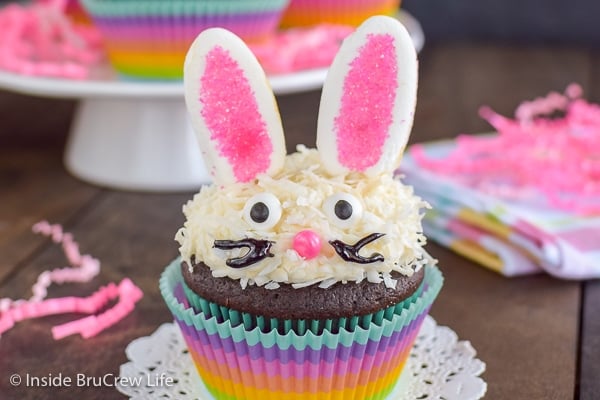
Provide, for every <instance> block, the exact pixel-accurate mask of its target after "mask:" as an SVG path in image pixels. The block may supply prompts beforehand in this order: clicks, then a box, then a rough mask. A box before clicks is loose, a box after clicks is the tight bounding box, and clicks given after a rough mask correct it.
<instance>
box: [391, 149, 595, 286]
mask: <svg viewBox="0 0 600 400" xmlns="http://www.w3.org/2000/svg"><path fill="white" fill-rule="evenodd" d="M455 145H456V143H455V142H454V141H446V142H436V143H430V144H425V145H419V146H420V148H419V151H421V150H423V151H424V154H425V155H427V156H428V157H430V158H432V159H443V158H444V157H446V156H447V155H448V154H449V153H450V152H451V151H452V150H453V148H454V146H455ZM407 153H408V154H407V155H406V157H405V158H404V160H403V161H402V168H401V173H402V174H404V179H403V180H404V181H405V182H406V183H407V184H410V185H412V186H414V188H415V192H416V193H417V194H419V195H420V196H421V197H423V198H424V199H425V200H427V201H428V202H429V203H430V204H431V206H432V210H429V211H428V212H427V214H426V216H425V219H424V229H425V233H426V235H427V236H428V237H429V238H431V239H432V240H434V241H436V242H438V243H440V244H442V245H444V246H447V247H449V248H451V249H452V250H454V251H456V252H457V253H459V254H462V255H463V256H465V257H467V258H469V259H471V260H473V261H475V262H477V263H480V264H481V265H483V266H485V267H488V268H490V269H492V270H494V271H497V272H499V273H501V274H503V275H506V276H516V275H524V274H531V273H535V272H540V271H546V272H548V273H549V274H551V275H554V276H556V277H559V278H565V279H589V278H598V277H600V214H599V215H576V214H574V213H572V212H569V211H563V210H559V209H556V208H553V207H551V206H549V205H548V204H547V201H546V200H545V199H544V198H542V197H543V195H542V193H541V192H539V193H537V194H538V198H537V200H538V201H536V197H535V196H530V197H528V198H527V199H526V200H519V199H502V198H500V197H498V196H493V195H490V194H487V193H484V192H483V191H481V190H478V189H475V188H472V187H469V186H467V185H465V184H464V183H461V182H458V181H457V180H455V179H452V178H451V177H448V176H442V175H440V174H436V173H433V172H431V171H428V170H426V169H424V168H421V167H419V166H418V165H417V163H416V162H415V159H414V157H412V156H411V154H410V153H411V151H409V152H407ZM534 190H535V189H532V191H534Z"/></svg>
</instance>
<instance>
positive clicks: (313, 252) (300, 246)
mask: <svg viewBox="0 0 600 400" xmlns="http://www.w3.org/2000/svg"><path fill="white" fill-rule="evenodd" d="M292 247H293V248H294V250H296V253H298V255H299V256H300V257H302V258H304V259H305V260H310V259H312V258H315V257H316V256H318V255H319V253H320V252H321V237H319V235H318V234H317V233H315V232H314V231H311V230H308V229H307V230H304V231H300V232H298V233H297V234H296V236H294V241H293V243H292Z"/></svg>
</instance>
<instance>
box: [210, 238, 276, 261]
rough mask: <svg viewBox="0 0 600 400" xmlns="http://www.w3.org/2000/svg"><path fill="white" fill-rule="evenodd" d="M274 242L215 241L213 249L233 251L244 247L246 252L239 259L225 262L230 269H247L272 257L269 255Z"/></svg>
mask: <svg viewBox="0 0 600 400" xmlns="http://www.w3.org/2000/svg"><path fill="white" fill-rule="evenodd" d="M273 243H274V242H271V241H269V240H259V239H252V238H246V239H240V240H215V242H214V244H213V247H214V248H217V249H219V250H233V249H239V248H241V247H245V248H247V249H248V252H247V253H246V254H244V255H243V256H240V257H233V258H228V259H227V260H226V261H225V264H227V265H228V266H229V267H231V268H243V267H248V266H250V265H252V264H254V263H257V262H259V261H261V260H263V259H265V258H267V257H273V253H271V246H272V245H273Z"/></svg>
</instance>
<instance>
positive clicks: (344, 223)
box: [323, 193, 363, 228]
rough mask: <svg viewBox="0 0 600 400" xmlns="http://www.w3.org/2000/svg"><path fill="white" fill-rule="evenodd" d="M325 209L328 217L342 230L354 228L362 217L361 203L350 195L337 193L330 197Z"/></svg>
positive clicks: (324, 205) (324, 206)
mask: <svg viewBox="0 0 600 400" xmlns="http://www.w3.org/2000/svg"><path fill="white" fill-rule="evenodd" d="M323 208H324V211H325V214H326V215H327V217H328V218H329V219H330V220H331V221H332V222H333V223H334V224H335V225H337V226H339V227H340V228H347V227H349V226H352V225H353V224H354V223H355V222H356V221H358V220H359V219H360V217H361V216H362V211H363V207H362V204H361V202H360V201H358V199H357V198H356V197H354V196H352V195H351V194H348V193H336V194H334V195H332V196H329V197H328V198H327V199H326V200H325V203H324V204H323Z"/></svg>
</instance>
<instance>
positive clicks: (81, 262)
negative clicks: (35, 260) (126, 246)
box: [0, 221, 143, 340]
mask: <svg viewBox="0 0 600 400" xmlns="http://www.w3.org/2000/svg"><path fill="white" fill-rule="evenodd" d="M33 232H35V233H39V234H42V235H44V236H48V237H50V238H51V239H52V240H53V241H54V242H55V243H61V245H62V249H63V252H64V254H65V256H66V258H67V260H68V261H69V263H70V264H71V265H72V266H71V267H66V268H57V269H54V270H50V271H44V272H42V273H41V274H40V275H39V276H38V279H37V281H36V283H35V284H34V285H33V287H32V292H33V296H32V297H31V298H30V299H29V300H11V299H8V298H3V299H0V334H2V333H4V332H6V331H8V330H9V329H11V328H12V327H13V326H14V324H15V323H16V322H19V321H23V320H26V319H32V318H39V317H44V316H48V315H57V314H66V313H84V314H95V313H97V312H99V311H100V310H102V309H103V308H104V307H105V306H106V304H107V303H108V302H109V301H111V300H114V299H116V298H119V300H118V302H117V303H116V304H115V305H114V306H113V307H111V308H109V309H108V310H106V311H104V312H102V313H100V314H98V315H90V316H88V317H86V318H82V319H79V320H76V321H72V322H68V323H65V324H62V325H58V326H55V327H54V328H52V335H53V337H54V339H56V340H58V339H62V338H63V337H65V336H69V335H72V334H75V333H79V334H80V335H81V336H82V337H84V338H89V337H92V336H95V335H97V334H98V333H100V332H101V331H103V330H104V329H106V328H108V327H110V326H112V325H114V324H115V323H117V322H118V321H120V320H121V319H123V318H124V317H125V316H127V315H128V314H129V313H130V312H131V311H133V308H134V306H135V303H137V302H138V301H139V300H140V299H141V298H142V296H143V293H142V291H141V290H140V289H139V288H138V287H137V286H136V285H135V284H134V283H133V282H131V280H129V279H128V278H125V279H123V280H122V281H121V282H120V283H119V284H118V285H115V284H114V283H110V284H109V285H107V286H105V287H102V288H100V289H99V290H98V291H96V292H95V293H94V294H92V295H91V296H89V297H62V298H53V299H46V296H47V288H48V287H49V286H50V285H51V284H52V283H58V284H61V283H64V282H88V281H90V280H91V279H93V278H94V277H95V276H96V275H98V273H99V272H100V262H99V261H98V260H97V259H95V258H93V257H91V256H90V255H87V254H85V255H82V254H81V253H80V252H79V246H78V245H77V243H75V241H74V240H73V235H71V234H70V233H65V232H63V230H62V227H61V226H60V225H51V224H49V223H48V222H46V221H42V222H39V223H37V224H35V225H34V226H33Z"/></svg>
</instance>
